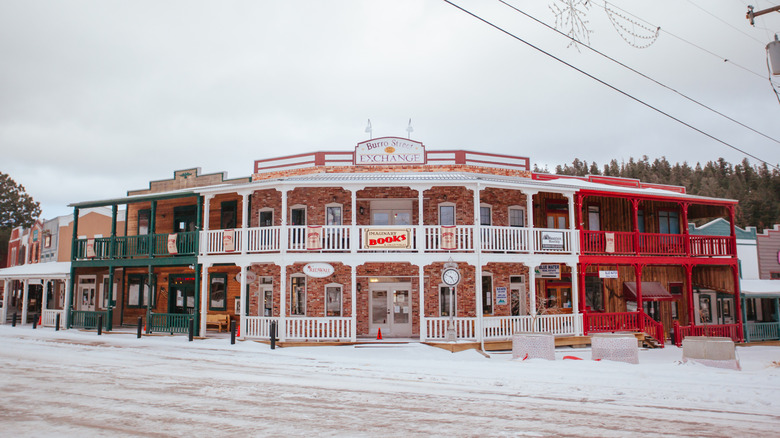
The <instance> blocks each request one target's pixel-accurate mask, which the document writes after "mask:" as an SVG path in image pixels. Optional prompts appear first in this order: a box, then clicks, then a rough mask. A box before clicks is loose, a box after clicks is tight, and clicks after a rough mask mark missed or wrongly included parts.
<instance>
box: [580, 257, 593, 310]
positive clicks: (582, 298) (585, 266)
mask: <svg viewBox="0 0 780 438" xmlns="http://www.w3.org/2000/svg"><path fill="white" fill-rule="evenodd" d="M588 266H590V265H588V264H584V263H583V264H580V269H579V273H578V274H579V275H578V277H579V278H578V281H579V289H578V293H579V296H580V300H579V310H580V313H585V311H586V310H585V308H586V307H587V306H586V301H585V271H587V270H588Z"/></svg>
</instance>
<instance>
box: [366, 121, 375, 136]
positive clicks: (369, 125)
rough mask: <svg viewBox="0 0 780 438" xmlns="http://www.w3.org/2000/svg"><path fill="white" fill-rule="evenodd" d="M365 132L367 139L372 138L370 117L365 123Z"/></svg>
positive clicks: (372, 131)
mask: <svg viewBox="0 0 780 438" xmlns="http://www.w3.org/2000/svg"><path fill="white" fill-rule="evenodd" d="M366 132H368V139H369V140H373V139H374V130H373V129H372V128H371V119H368V125H366Z"/></svg>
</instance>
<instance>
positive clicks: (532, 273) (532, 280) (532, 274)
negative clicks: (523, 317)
mask: <svg viewBox="0 0 780 438" xmlns="http://www.w3.org/2000/svg"><path fill="white" fill-rule="evenodd" d="M538 266H539V265H536V264H531V265H530V266H528V298H529V299H530V301H531V316H536V268H537V267H538Z"/></svg>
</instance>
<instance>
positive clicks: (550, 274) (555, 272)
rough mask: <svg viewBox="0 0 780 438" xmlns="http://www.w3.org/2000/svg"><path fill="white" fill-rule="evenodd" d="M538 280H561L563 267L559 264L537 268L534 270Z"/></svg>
mask: <svg viewBox="0 0 780 438" xmlns="http://www.w3.org/2000/svg"><path fill="white" fill-rule="evenodd" d="M534 274H536V278H553V279H559V278H561V265H559V264H557V263H545V264H541V265H539V266H537V267H536V269H535V270H534Z"/></svg>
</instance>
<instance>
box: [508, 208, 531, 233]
mask: <svg viewBox="0 0 780 438" xmlns="http://www.w3.org/2000/svg"><path fill="white" fill-rule="evenodd" d="M514 211H519V212H520V225H512V212H514ZM507 225H509V226H510V227H518V228H520V227H525V226H526V220H525V207H521V206H519V205H510V206H509V207H508V208H507Z"/></svg>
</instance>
